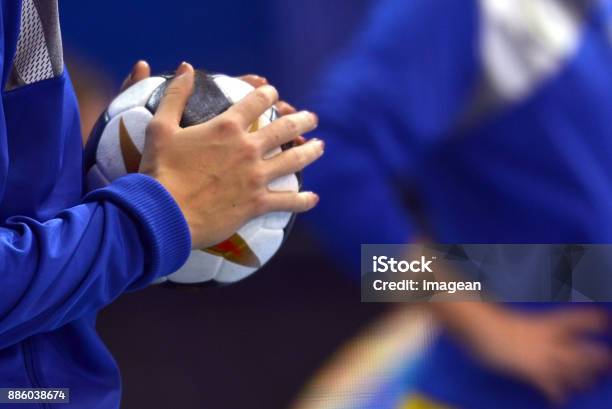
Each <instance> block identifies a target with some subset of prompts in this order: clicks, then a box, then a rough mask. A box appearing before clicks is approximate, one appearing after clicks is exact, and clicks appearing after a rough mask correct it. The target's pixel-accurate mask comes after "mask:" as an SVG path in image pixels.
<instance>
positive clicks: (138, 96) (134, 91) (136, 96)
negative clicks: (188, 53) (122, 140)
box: [108, 77, 166, 118]
mask: <svg viewBox="0 0 612 409" xmlns="http://www.w3.org/2000/svg"><path fill="white" fill-rule="evenodd" d="M165 81H166V79H165V78H163V77H149V78H145V79H144V80H142V81H138V82H137V83H136V84H134V85H132V86H131V87H129V88H128V89H126V90H125V91H123V92H122V93H121V94H119V96H118V97H117V98H115V99H114V100H113V102H111V104H110V105H109V107H108V115H109V116H110V117H111V118H112V117H114V116H117V115H119V114H120V113H121V112H123V111H127V110H128V109H130V108H135V107H144V106H145V104H146V103H147V101H148V99H149V96H150V95H151V93H152V92H153V91H154V90H155V89H156V88H157V87H159V86H160V85H161V84H163V83H164V82H165Z"/></svg>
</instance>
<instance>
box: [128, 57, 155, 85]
mask: <svg viewBox="0 0 612 409" xmlns="http://www.w3.org/2000/svg"><path fill="white" fill-rule="evenodd" d="M150 76H151V67H149V64H148V63H147V62H146V61H144V60H140V61H138V62H137V63H136V64H134V66H133V67H132V72H131V73H130V75H128V77H127V78H126V79H125V80H124V81H123V84H122V85H121V91H122V92H123V91H125V90H126V89H128V88H129V87H131V86H132V85H134V84H136V83H137V82H138V81H141V80H143V79H145V78H148V77H150Z"/></svg>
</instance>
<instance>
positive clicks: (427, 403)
mask: <svg viewBox="0 0 612 409" xmlns="http://www.w3.org/2000/svg"><path fill="white" fill-rule="evenodd" d="M399 409H451V408H450V407H448V406H444V405H442V404H440V403H437V402H434V401H432V400H430V399H428V398H426V397H425V396H423V395H412V396H411V397H409V398H408V399H406V401H404V403H403V404H402V405H401V406H400V407H399Z"/></svg>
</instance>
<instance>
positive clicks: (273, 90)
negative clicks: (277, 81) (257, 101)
mask: <svg viewBox="0 0 612 409" xmlns="http://www.w3.org/2000/svg"><path fill="white" fill-rule="evenodd" d="M259 89H260V90H261V91H262V92H265V93H266V94H268V95H269V96H270V97H271V98H274V99H275V98H276V96H277V95H278V91H277V90H276V88H274V87H273V86H272V85H268V84H266V85H262V86H261V87H259Z"/></svg>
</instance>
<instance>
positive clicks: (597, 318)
mask: <svg viewBox="0 0 612 409" xmlns="http://www.w3.org/2000/svg"><path fill="white" fill-rule="evenodd" d="M556 315H557V317H556V321H557V323H558V324H559V325H561V326H563V328H564V329H565V331H566V332H570V333H571V334H570V335H573V336H578V335H582V334H583V333H593V334H595V333H601V332H604V331H606V330H607V329H608V328H609V320H608V316H607V315H606V314H605V313H604V312H603V311H601V310H597V309H586V308H583V309H572V310H564V311H559V312H557V313H556Z"/></svg>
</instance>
